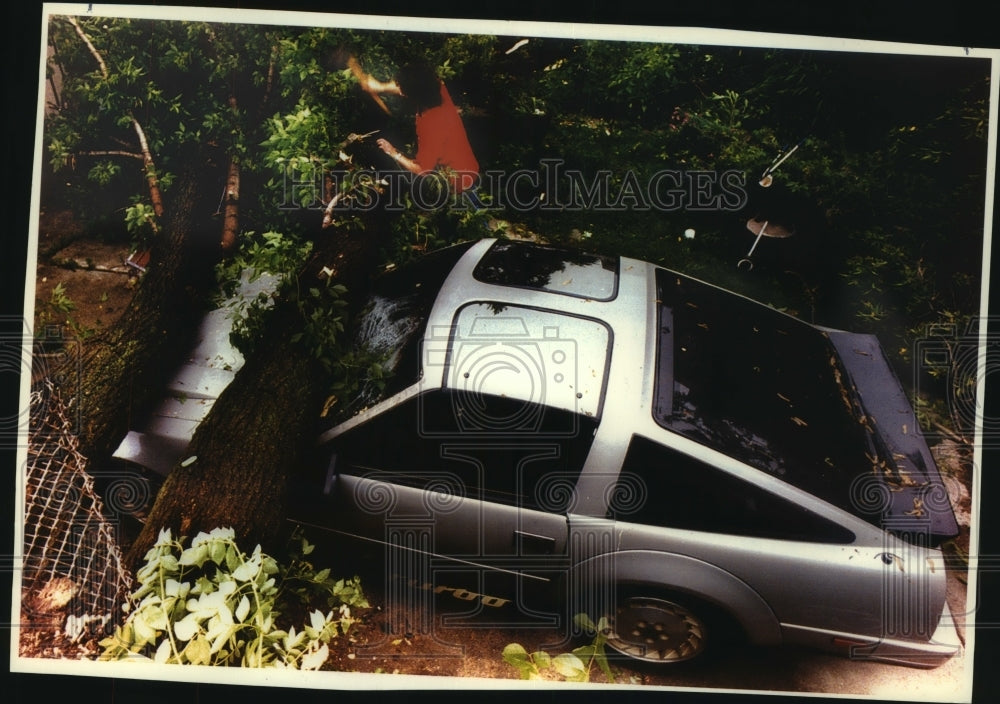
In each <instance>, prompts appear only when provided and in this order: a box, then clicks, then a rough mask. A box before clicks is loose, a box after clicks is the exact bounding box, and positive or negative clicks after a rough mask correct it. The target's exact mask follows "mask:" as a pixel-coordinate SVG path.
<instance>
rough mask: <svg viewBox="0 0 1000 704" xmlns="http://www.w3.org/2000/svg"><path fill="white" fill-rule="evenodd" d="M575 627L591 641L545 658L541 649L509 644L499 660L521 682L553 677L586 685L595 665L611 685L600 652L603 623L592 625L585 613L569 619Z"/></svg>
mask: <svg viewBox="0 0 1000 704" xmlns="http://www.w3.org/2000/svg"><path fill="white" fill-rule="evenodd" d="M573 621H574V622H575V623H576V625H577V626H578V627H579V628H580V629H582V630H583V631H584V632H585V633H592V634H593V636H594V637H593V640H592V641H591V642H590V643H588V644H586V645H581V646H580V647H578V648H574V649H573V651H572V652H569V653H560V654H559V655H555V656H552V655H549V654H548V653H546V652H545V651H543V650H538V651H535V652H533V653H529V652H528V651H527V650H525V648H524V646H523V645H520V644H519V643H510V644H508V645H507V646H506V647H505V648H504V649H503V659H504V662H506V663H507V664H508V665H511V666H512V667H514V668H516V669H517V671H518V673H519V674H520V676H521V679H523V680H537V679H543V678H544V676H545V675H546V674H553V675H555V676H557V677H559V678H561V679H563V680H564V681H566V682H589V681H590V673H591V670H592V669H593V666H594V665H595V664H596V665H597V666H598V668H599V669H600V670H601V672H602V673H603V674H604V677H605V678H606V679H607V681H608V682H609V683H612V684H613V683H614V681H615V675H614V672H613V671H612V670H611V665H610V664H609V663H608V658H607V655H606V654H605V652H604V647H605V644H606V643H607V636H606V635H605V633H606V632H607V629H608V624H607V620H606V619H604V618H601V619H600V620H599V621H598V622H597V623H596V624H595V623H594V622H593V621H592V620H591V618H590V617H589V616H587V615H586V614H583V613H580V614H577V615H576V616H574V617H573Z"/></svg>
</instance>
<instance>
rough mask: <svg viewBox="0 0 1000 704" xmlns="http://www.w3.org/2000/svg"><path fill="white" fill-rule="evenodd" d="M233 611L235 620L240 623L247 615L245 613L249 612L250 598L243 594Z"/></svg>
mask: <svg viewBox="0 0 1000 704" xmlns="http://www.w3.org/2000/svg"><path fill="white" fill-rule="evenodd" d="M234 613H235V616H236V620H237V621H239V622H240V623H243V620H244V619H245V618H246V617H247V614H249V613H250V600H249V599H248V598H247V596H246V595H245V594H244V595H243V598H242V599H241V600H240V603H239V606H237V607H236V611H235V612H234Z"/></svg>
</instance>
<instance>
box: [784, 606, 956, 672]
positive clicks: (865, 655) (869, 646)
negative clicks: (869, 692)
mask: <svg viewBox="0 0 1000 704" xmlns="http://www.w3.org/2000/svg"><path fill="white" fill-rule="evenodd" d="M781 629H782V633H783V635H784V640H785V642H786V643H790V644H798V645H805V646H808V647H814V648H819V649H821V650H827V651H830V652H835V653H838V654H841V655H846V656H847V657H850V658H852V659H856V660H874V661H878V662H886V663H891V664H894V665H907V666H910V667H922V668H933V667H938V666H939V665H942V664H944V663H945V662H947V661H948V660H950V659H951V658H952V657H954V656H955V655H956V654H958V653H959V652H961V650H962V640H961V638H960V636H959V634H958V630H957V628H956V627H955V618H954V615H953V614H952V612H951V609H950V608H949V607H948V605H947V604H945V607H944V611H943V613H942V614H941V619H940V621H939V622H938V626H937V629H936V630H935V631H934V634H933V635H932V636H931V637H930V638H929V639H928V640H926V641H920V640H908V639H902V638H889V637H882V638H871V637H869V636H860V635H857V634H855V633H841V632H837V631H829V630H825V629H818V628H809V627H806V626H795V625H790V624H782V625H781Z"/></svg>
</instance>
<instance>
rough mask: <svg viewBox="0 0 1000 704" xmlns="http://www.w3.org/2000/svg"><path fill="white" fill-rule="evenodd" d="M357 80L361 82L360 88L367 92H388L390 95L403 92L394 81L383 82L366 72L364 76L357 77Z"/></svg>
mask: <svg viewBox="0 0 1000 704" xmlns="http://www.w3.org/2000/svg"><path fill="white" fill-rule="evenodd" d="M359 81H360V83H361V89H362V90H364V91H365V92H367V93H388V94H390V95H402V94H403V92H402V91H401V90H400V89H399V84H397V83H396V81H389V82H387V83H384V82H382V81H380V80H378V79H377V78H375V77H374V76H372V75H371V74H370V73H366V74H365V75H364V78H363V79H359Z"/></svg>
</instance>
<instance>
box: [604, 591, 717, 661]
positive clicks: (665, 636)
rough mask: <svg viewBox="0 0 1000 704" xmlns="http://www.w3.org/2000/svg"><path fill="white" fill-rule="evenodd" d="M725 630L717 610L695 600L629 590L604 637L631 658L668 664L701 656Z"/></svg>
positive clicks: (712, 649)
mask: <svg viewBox="0 0 1000 704" xmlns="http://www.w3.org/2000/svg"><path fill="white" fill-rule="evenodd" d="M729 632H730V631H729V628H728V627H726V626H725V619H723V618H722V617H721V615H720V614H719V613H718V611H717V610H715V609H714V608H712V607H710V606H708V605H707V604H704V603H702V602H699V601H697V600H695V599H692V598H689V597H686V596H680V595H677V594H669V593H656V592H643V591H627V592H623V593H622V594H621V595H620V596H619V598H618V603H617V605H616V608H615V613H614V614H613V615H611V616H609V617H608V618H607V629H606V630H605V631H604V636H605V638H606V639H607V640H606V643H607V645H608V647H609V648H611V649H612V650H614V651H615V652H617V653H620V654H621V655H624V656H626V657H628V658H629V659H631V660H638V661H641V662H643V663H649V664H656V665H668V664H678V663H689V662H693V661H696V660H703V659H705V658H706V657H707V656H708V655H709V654H710V652H712V651H714V650H715V646H716V645H717V641H718V642H721V641H722V640H724V638H723V635H724V634H728V633H729Z"/></svg>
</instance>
